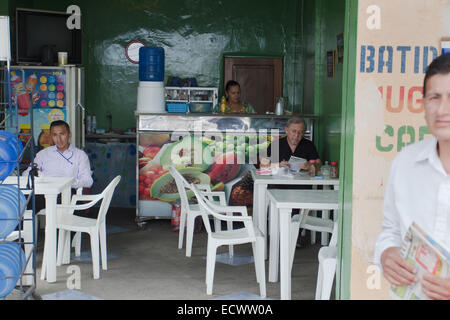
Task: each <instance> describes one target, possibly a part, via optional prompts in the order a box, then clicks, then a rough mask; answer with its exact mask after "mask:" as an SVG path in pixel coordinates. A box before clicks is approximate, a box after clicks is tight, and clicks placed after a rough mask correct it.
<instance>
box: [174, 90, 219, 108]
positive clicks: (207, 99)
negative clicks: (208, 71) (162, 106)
mask: <svg viewBox="0 0 450 320" xmlns="http://www.w3.org/2000/svg"><path fill="white" fill-rule="evenodd" d="M165 90H166V97H165V98H166V105H167V106H169V105H177V104H180V105H181V104H186V105H188V106H189V107H190V108H187V110H186V112H189V111H190V112H203V111H202V110H210V111H206V112H205V113H208V112H211V111H212V110H213V108H214V106H215V105H216V104H217V101H218V100H217V99H218V90H217V88H213V87H166V88H165ZM194 105H196V106H197V108H198V107H199V105H204V107H205V108H198V109H195V110H198V111H194V109H193V107H194ZM178 110H179V109H178ZM168 111H169V112H171V111H170V110H169V109H168Z"/></svg>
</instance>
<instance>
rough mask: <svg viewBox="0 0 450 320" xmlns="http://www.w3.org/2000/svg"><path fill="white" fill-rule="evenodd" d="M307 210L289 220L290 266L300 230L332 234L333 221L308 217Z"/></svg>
mask: <svg viewBox="0 0 450 320" xmlns="http://www.w3.org/2000/svg"><path fill="white" fill-rule="evenodd" d="M308 211H309V210H302V212H301V213H300V214H296V215H294V216H293V217H292V218H291V230H292V234H291V261H290V262H291V266H292V263H293V261H294V254H295V248H296V244H297V239H298V236H299V231H300V229H306V230H311V231H317V232H328V233H331V234H332V233H333V227H334V221H333V220H331V219H323V218H318V217H314V216H310V215H308Z"/></svg>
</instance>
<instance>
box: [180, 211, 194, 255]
mask: <svg viewBox="0 0 450 320" xmlns="http://www.w3.org/2000/svg"><path fill="white" fill-rule="evenodd" d="M194 224H195V217H194V215H192V214H190V215H189V216H188V217H187V228H186V257H190V256H191V254H192V242H193V238H194ZM180 228H181V225H180ZM180 232H184V228H183V231H181V229H180Z"/></svg>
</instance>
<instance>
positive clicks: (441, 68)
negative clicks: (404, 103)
mask: <svg viewBox="0 0 450 320" xmlns="http://www.w3.org/2000/svg"><path fill="white" fill-rule="evenodd" d="M449 73H450V53H446V54H443V55H441V56H439V57H437V58H436V59H434V60H433V61H432V62H431V63H430V65H429V66H428V68H427V72H426V73H425V78H424V79H423V96H424V97H425V94H426V90H427V88H426V85H427V81H428V79H429V78H430V77H432V76H434V75H437V74H449Z"/></svg>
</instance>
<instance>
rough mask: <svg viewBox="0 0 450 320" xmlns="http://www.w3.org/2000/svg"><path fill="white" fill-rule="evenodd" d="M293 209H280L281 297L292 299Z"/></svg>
mask: <svg viewBox="0 0 450 320" xmlns="http://www.w3.org/2000/svg"><path fill="white" fill-rule="evenodd" d="M291 211H292V209H280V211H279V212H280V213H279V215H280V288H281V299H282V300H290V299H291V264H290V260H291V255H290V252H291V250H290V245H291V244H290V239H291V232H290V231H291Z"/></svg>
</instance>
